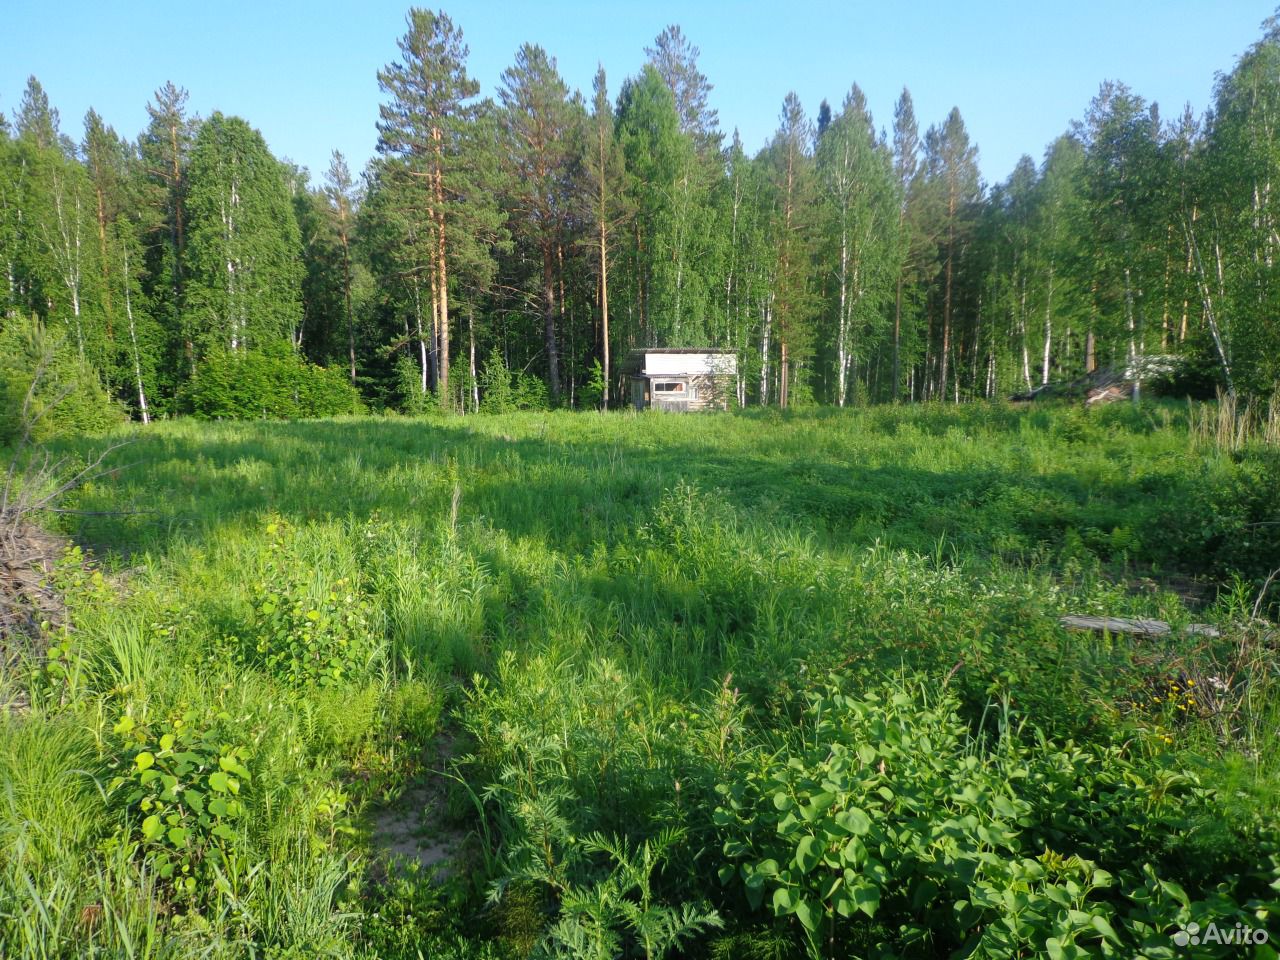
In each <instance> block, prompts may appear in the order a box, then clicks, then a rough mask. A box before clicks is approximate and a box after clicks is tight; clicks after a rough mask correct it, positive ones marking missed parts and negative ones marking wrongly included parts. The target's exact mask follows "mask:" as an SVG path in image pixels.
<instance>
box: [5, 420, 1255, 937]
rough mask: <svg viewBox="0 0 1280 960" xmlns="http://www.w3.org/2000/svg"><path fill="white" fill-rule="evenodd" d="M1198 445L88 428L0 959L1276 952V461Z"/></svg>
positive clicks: (1075, 433)
mask: <svg viewBox="0 0 1280 960" xmlns="http://www.w3.org/2000/svg"><path fill="white" fill-rule="evenodd" d="M1204 422H1207V420H1203V421H1202V420H1197V419H1196V417H1195V416H1194V411H1189V408H1187V407H1185V406H1178V405H1169V406H1162V405H1158V404H1153V405H1149V406H1146V407H1144V408H1142V409H1141V410H1135V409H1133V408H1131V407H1129V406H1127V405H1126V406H1123V407H1112V408H1106V409H1098V410H1083V409H1079V408H1075V407H1070V408H1068V407H1062V408H1049V409H1040V408H1026V409H1015V408H1011V407H1006V406H985V405H972V406H967V407H962V408H956V409H952V408H942V407H916V408H871V409H866V410H858V411H848V412H845V411H840V412H837V411H834V410H814V411H798V412H793V413H779V412H777V411H773V410H767V411H743V412H738V413H733V414H706V415H699V416H685V417H680V416H663V415H660V414H644V415H636V414H631V413H617V414H608V415H598V414H573V413H550V414H533V413H528V414H512V415H504V416H475V417H465V418H464V417H453V418H390V417H389V418H372V417H369V418H349V419H335V420H325V421H311V422H298V423H274V422H259V423H198V422H192V421H179V422H166V423H158V424H154V425H152V426H151V427H149V428H146V429H137V428H133V440H134V442H132V443H131V444H129V445H128V446H126V447H123V448H122V449H120V450H119V451H116V452H115V453H114V454H113V455H112V459H111V460H110V461H109V463H108V466H109V467H110V468H111V469H110V470H109V472H107V473H105V474H103V475H101V476H99V477H98V478H96V479H94V480H93V481H92V482H91V483H89V484H88V485H86V486H85V487H83V488H81V489H80V490H78V491H77V492H76V493H75V495H74V499H73V502H71V503H69V504H68V507H70V508H73V509H74V511H75V512H72V513H66V514H62V515H59V516H56V517H51V518H50V519H49V522H50V523H51V524H55V525H59V526H60V527H61V530H62V532H64V533H66V534H68V535H69V536H70V537H71V538H72V540H73V542H74V543H75V544H76V545H77V547H78V550H77V551H73V552H72V553H70V554H69V555H68V557H67V559H66V560H65V561H64V562H63V564H62V565H61V566H60V567H59V571H58V574H57V577H56V585H57V587H58V588H59V590H60V591H61V593H62V595H63V597H64V599H65V605H66V609H65V612H64V614H63V615H62V616H61V617H60V618H58V619H57V620H56V621H55V622H51V623H50V624H48V625H47V626H46V627H45V629H44V631H43V633H44V636H43V637H42V642H41V644H40V648H41V649H42V650H46V651H47V652H44V653H40V654H39V655H37V652H36V651H35V649H33V651H32V652H31V654H30V655H29V656H28V657H27V658H26V659H25V660H24V661H23V662H22V663H21V664H20V666H19V668H18V669H16V670H13V671H10V673H9V674H8V675H7V676H5V677H3V678H0V700H11V701H13V702H19V701H20V702H22V703H23V704H24V706H23V708H22V709H20V710H17V709H15V710H12V711H10V712H9V713H8V714H7V715H6V716H5V717H4V718H3V719H0V955H3V956H4V957H6V958H54V957H83V956H91V957H120V958H126V957H127V958H144V957H145V958H170V957H174V958H177V957H183V958H186V957H208V958H220V957H264V958H273V960H284V958H312V957H334V958H340V957H355V958H374V957H380V958H388V960H399V958H406V960H413V958H417V957H423V958H436V957H439V958H445V957H491V958H516V957H527V956H564V957H582V958H613V957H646V958H657V957H664V956H666V957H679V956H687V957H715V958H730V957H733V958H748V960H750V958H782V957H791V956H805V955H808V956H813V957H854V956H857V957H904V958H905V957H922V958H923V957H944V956H966V957H969V956H971V957H1039V956H1051V957H1055V958H1058V957H1083V956H1114V957H1126V958H1128V957H1138V956H1144V957H1151V958H1161V957H1170V958H1172V957H1178V956H1187V955H1191V954H1188V953H1186V952H1185V951H1180V948H1179V947H1178V946H1177V945H1176V943H1175V941H1174V940H1173V939H1172V937H1173V935H1174V934H1175V933H1176V932H1177V931H1178V930H1180V929H1184V928H1185V927H1186V925H1187V924H1189V923H1192V922H1195V923H1198V924H1199V925H1200V927H1201V928H1205V927H1206V926H1207V925H1208V924H1209V923H1210V922H1211V921H1212V922H1214V923H1216V924H1217V925H1218V926H1220V927H1223V928H1229V929H1231V930H1235V931H1240V930H1247V929H1249V928H1253V929H1267V927H1268V925H1270V931H1271V934H1272V935H1273V936H1274V937H1275V938H1277V939H1280V926H1277V922H1278V921H1277V920H1276V919H1275V917H1276V913H1275V911H1276V906H1277V904H1276V901H1277V897H1278V896H1280V893H1277V890H1278V889H1280V888H1278V887H1277V884H1280V844H1278V839H1280V829H1278V826H1277V820H1276V811H1277V809H1278V808H1280V804H1278V800H1280V780H1278V777H1280V742H1278V740H1277V734H1278V732H1280V698H1278V697H1277V689H1278V687H1277V684H1278V683H1280V651H1278V649H1277V648H1278V646H1280V641H1277V635H1276V633H1275V628H1274V626H1273V621H1274V619H1275V617H1276V611H1277V606H1276V601H1277V599H1278V598H1280V590H1275V589H1273V590H1272V591H1271V592H1270V593H1269V594H1268V593H1265V592H1264V593H1263V594H1262V595H1261V599H1259V597H1260V590H1261V589H1262V587H1263V583H1264V581H1265V580H1266V577H1267V575H1268V574H1269V573H1270V572H1271V571H1272V570H1274V569H1275V568H1276V567H1280V450H1277V448H1276V447H1274V446H1270V445H1265V444H1261V443H1259V444H1250V443H1245V444H1242V445H1239V447H1238V448H1236V445H1234V444H1233V445H1230V447H1226V448H1224V447H1223V446H1222V445H1219V444H1218V443H1215V442H1214V438H1213V437H1212V436H1211V435H1210V434H1209V433H1208V432H1206V431H1205V430H1204V429H1200V428H1199V427H1198V426H1197V424H1201V425H1203V423H1204ZM99 442H104V441H87V440H86V441H79V442H78V443H76V444H69V445H66V449H68V450H71V451H72V452H78V453H79V454H81V455H84V456H88V455H90V454H91V453H92V451H93V449H94V444H95V443H99ZM1064 614H1108V615H1113V616H1124V617H1154V618H1159V619H1162V620H1165V621H1167V622H1168V623H1170V624H1171V625H1172V628H1173V629H1172V632H1171V633H1170V634H1169V635H1168V636H1167V637H1162V638H1158V639H1151V638H1131V637H1125V636H1110V635H1094V634H1081V633H1068V632H1066V631H1065V630H1063V629H1062V628H1061V626H1060V625H1059V623H1058V618H1059V617H1060V616H1062V615H1064ZM1268 618H1270V619H1268ZM1191 623H1209V624H1213V625H1215V626H1216V627H1217V628H1218V629H1219V631H1220V633H1219V634H1218V635H1217V636H1208V635H1205V634H1203V633H1195V634H1191V633H1186V632H1184V630H1183V628H1184V627H1185V626H1187V625H1188V624H1191ZM389 812H395V813H396V814H397V816H398V818H399V819H398V822H400V823H402V824H404V823H407V824H408V827H407V828H404V830H403V831H402V832H403V833H404V835H396V836H394V837H393V836H390V835H389V834H388V832H387V831H386V830H385V829H384V828H383V827H382V826H380V825H381V824H385V823H386V822H387V817H388V813H389ZM440 849H447V855H444V856H436V855H434V854H430V851H432V850H440ZM421 851H426V853H423V855H418V852H421ZM406 854H407V855H406ZM1203 949H1204V950H1206V951H1208V952H1206V953H1204V954H1196V955H1206V956H1216V955H1222V956H1233V957H1234V956H1243V955H1247V956H1259V957H1261V956H1270V957H1273V956H1275V955H1276V954H1275V953H1274V952H1273V951H1271V947H1270V945H1258V944H1254V945H1252V946H1248V947H1247V948H1245V951H1246V952H1244V953H1241V947H1239V946H1222V947H1220V948H1219V947H1217V946H1205V947H1204V948H1203ZM1215 950H1220V951H1221V952H1220V954H1219V953H1215V952H1214V951H1215Z"/></svg>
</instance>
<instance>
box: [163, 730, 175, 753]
mask: <svg viewBox="0 0 1280 960" xmlns="http://www.w3.org/2000/svg"><path fill="white" fill-rule="evenodd" d="M173 744H174V736H173V734H172V733H166V734H165V735H164V736H163V737H161V738H160V749H161V750H172V749H173Z"/></svg>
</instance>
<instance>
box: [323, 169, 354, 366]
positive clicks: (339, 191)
mask: <svg viewBox="0 0 1280 960" xmlns="http://www.w3.org/2000/svg"><path fill="white" fill-rule="evenodd" d="M324 195H325V198H326V199H327V200H328V202H329V215H330V218H331V221H332V228H333V232H334V235H335V236H336V237H337V238H338V243H339V244H340V246H341V248H342V300H343V308H344V312H345V319H346V322H347V361H348V364H349V366H350V374H351V383H352V385H354V384H355V382H356V317H355V309H354V307H353V306H352V300H351V231H352V228H353V225H354V221H355V207H356V201H357V197H356V194H355V187H354V185H353V184H352V182H351V171H350V170H349V169H348V168H347V161H346V159H345V158H344V157H343V156H342V154H341V153H339V152H338V151H337V150H335V151H333V156H332V158H331V159H330V160H329V170H328V171H327V172H326V174H325V186H324Z"/></svg>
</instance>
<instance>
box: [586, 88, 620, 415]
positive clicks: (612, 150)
mask: <svg viewBox="0 0 1280 960" xmlns="http://www.w3.org/2000/svg"><path fill="white" fill-rule="evenodd" d="M592 89H593V93H594V97H593V100H592V111H591V123H590V130H589V132H588V140H589V142H588V144H587V153H586V164H585V167H586V176H585V177H584V179H583V182H584V184H586V185H587V187H588V190H589V196H588V198H587V205H588V208H589V210H590V214H591V219H592V221H593V222H594V224H595V231H596V244H597V247H598V261H597V263H598V268H599V274H598V276H599V304H600V343H601V358H602V368H601V371H602V374H603V377H604V383H605V388H604V394H603V396H602V397H601V404H602V406H603V407H604V409H605V410H608V409H609V393H610V390H611V387H612V383H613V381H612V379H611V373H610V334H609V259H610V246H611V245H612V243H613V239H614V238H613V235H614V232H615V231H616V230H617V229H618V228H619V227H620V226H621V224H622V221H623V220H624V218H625V215H626V210H625V207H624V203H623V196H622V191H623V177H624V176H625V171H624V167H623V157H622V151H621V149H620V148H619V146H618V143H617V139H616V137H615V134H614V116H613V107H612V106H611V104H610V102H609V89H608V82H607V79H606V77H605V72H604V67H603V66H601V67H598V68H597V70H596V76H595V80H594V82H593V85H592Z"/></svg>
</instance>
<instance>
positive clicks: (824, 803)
mask: <svg viewBox="0 0 1280 960" xmlns="http://www.w3.org/2000/svg"><path fill="white" fill-rule="evenodd" d="M835 802H836V795H835V794H834V793H830V792H823V793H817V794H814V795H813V798H812V799H811V800H810V801H809V802H808V803H807V804H805V806H804V808H803V813H804V818H805V819H806V820H810V821H812V820H816V819H818V817H820V816H822V814H824V813H825V812H826V811H827V810H828V809H830V807H831V805H832V804H833V803H835Z"/></svg>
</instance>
